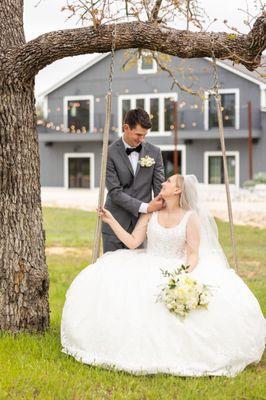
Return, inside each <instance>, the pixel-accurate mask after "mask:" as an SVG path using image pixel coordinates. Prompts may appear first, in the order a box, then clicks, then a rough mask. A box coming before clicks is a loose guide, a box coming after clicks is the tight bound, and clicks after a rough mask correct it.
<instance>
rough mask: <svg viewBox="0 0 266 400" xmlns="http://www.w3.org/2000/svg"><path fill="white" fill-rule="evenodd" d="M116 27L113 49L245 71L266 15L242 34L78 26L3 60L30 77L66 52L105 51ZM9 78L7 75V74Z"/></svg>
mask: <svg viewBox="0 0 266 400" xmlns="http://www.w3.org/2000/svg"><path fill="white" fill-rule="evenodd" d="M115 28H116V40H115V48H116V50H119V49H128V48H145V49H150V50H153V51H159V52H162V53H166V54H170V55H173V56H178V57H181V58H195V57H198V58H199V57H212V55H213V52H212V42H213V51H214V54H215V57H216V58H219V59H225V58H226V59H230V60H232V61H234V62H236V63H240V64H243V65H244V66H245V67H246V68H247V69H249V70H250V71H252V70H254V69H255V68H257V67H258V66H259V65H260V61H261V54H262V52H263V50H265V48H266V14H263V15H261V16H260V17H259V18H258V19H257V20H256V22H255V23H254V26H253V28H252V30H251V31H250V32H249V34H247V35H239V34H231V35H230V34H228V33H226V32H220V33H212V32H190V31H186V30H176V29H173V28H167V27H164V26H161V25H160V24H158V23H155V22H154V23H153V22H149V23H148V22H147V23H146V22H129V23H121V24H116V26H115V25H114V24H109V25H103V26H100V27H98V28H97V29H95V28H94V27H89V28H77V29H66V30H61V31H57V32H49V33H46V34H44V35H41V36H39V37H38V38H36V39H34V40H32V41H30V42H28V43H26V44H25V45H24V46H21V47H20V48H16V49H12V50H11V51H10V52H9V53H8V57H7V59H6V64H7V69H8V70H10V68H11V65H12V79H13V78H16V77H18V78H19V79H20V80H25V79H30V78H32V77H33V76H35V75H36V74H37V73H38V72H39V71H40V70H41V69H42V68H44V67H45V66H47V65H48V64H51V63H53V62H54V61H56V60H58V59H61V58H63V57H67V56H75V55H80V54H85V53H95V52H97V53H106V52H108V51H110V50H111V47H112V32H113V30H114V29H115ZM212 39H214V40H213V41H212ZM10 79H11V77H10Z"/></svg>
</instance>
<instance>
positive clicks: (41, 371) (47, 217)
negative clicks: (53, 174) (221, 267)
mask: <svg viewBox="0 0 266 400" xmlns="http://www.w3.org/2000/svg"><path fill="white" fill-rule="evenodd" d="M95 220H96V216H95V213H88V212H84V211H78V210H66V209H55V208H46V209H44V221H45V229H46V244H47V262H48V266H49V271H50V304H51V327H50V329H49V331H48V332H46V333H45V334H44V335H36V334H35V335H29V334H19V335H16V336H14V335H11V334H5V333H2V334H1V338H0V399H1V400H2V399H18V400H20V399H44V400H46V399H55V400H60V399H62V400H69V399H72V400H82V399H90V400H94V399H95V400H96V399H97V400H107V399H110V400H111V399H114V400H120V399H130V400H133V399H138V400H146V399H154V400H159V399H162V400H168V399H169V400H170V399H171V400H173V399H180V400H181V399H182V400H191V399H210V400H214V399H215V400H216V399H218V400H220V399H226V400H227V399H230V400H231V399H234V400H238V399H239V400H240V399H241V400H242V399H243V400H246V399H258V400H259V399H261V400H262V399H266V357H265V356H264V358H263V360H262V361H261V362H260V363H259V364H258V365H251V366H249V367H248V368H246V370H245V371H244V372H242V373H241V374H240V375H238V376H237V377H236V378H220V377H213V378H209V377H205V378H181V377H180V378H179V377H173V376H166V375H156V376H146V377H136V376H131V375H129V374H127V373H123V372H113V371H107V370H104V369H101V368H98V367H90V366H88V365H82V364H80V363H78V362H76V361H75V360H74V359H72V358H71V357H70V356H67V355H65V354H63V353H61V346H60V318H61V312H62V307H63V304H64V296H65V292H66V289H67V288H68V286H69V285H70V283H71V281H72V280H73V278H74V277H75V276H76V275H77V274H78V272H79V271H80V270H82V269H83V268H84V267H85V266H86V265H87V264H88V263H89V260H90V254H91V247H92V242H93V236H94V229H95ZM219 231H220V239H221V241H222V244H223V246H224V249H225V251H226V253H227V255H228V258H229V260H230V261H231V260H232V254H231V249H230V241H229V227H228V224H227V223H223V222H219ZM236 236H237V242H238V257H239V266H240V269H239V273H240V275H241V276H242V278H243V279H244V281H245V282H246V283H247V284H248V286H249V287H250V288H251V290H252V291H253V293H254V294H255V296H256V297H257V298H258V300H259V302H260V304H261V307H262V310H263V312H264V315H266V259H265V243H266V229H259V228H251V227H247V226H237V227H236Z"/></svg>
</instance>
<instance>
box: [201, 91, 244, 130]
mask: <svg viewBox="0 0 266 400" xmlns="http://www.w3.org/2000/svg"><path fill="white" fill-rule="evenodd" d="M210 94H213V91H206V92H205V100H204V130H205V131H208V130H209V129H210V128H209V95H210ZM219 94H234V95H235V127H232V129H234V128H235V129H239V121H240V115H239V113H240V106H239V104H240V91H239V89H238V88H235V89H219Z"/></svg>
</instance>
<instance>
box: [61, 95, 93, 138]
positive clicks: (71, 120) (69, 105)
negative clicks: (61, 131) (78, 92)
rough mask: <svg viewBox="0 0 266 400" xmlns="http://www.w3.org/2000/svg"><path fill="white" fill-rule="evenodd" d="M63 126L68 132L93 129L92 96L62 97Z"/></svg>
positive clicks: (90, 130) (85, 131)
mask: <svg viewBox="0 0 266 400" xmlns="http://www.w3.org/2000/svg"><path fill="white" fill-rule="evenodd" d="M64 126H65V130H67V131H68V132H70V133H88V132H92V131H93V96H69V97H65V98H64Z"/></svg>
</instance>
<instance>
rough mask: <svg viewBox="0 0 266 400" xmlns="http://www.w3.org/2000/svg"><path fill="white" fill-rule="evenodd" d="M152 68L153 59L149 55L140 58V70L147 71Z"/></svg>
mask: <svg viewBox="0 0 266 400" xmlns="http://www.w3.org/2000/svg"><path fill="white" fill-rule="evenodd" d="M152 68H153V58H152V56H151V55H148V54H147V55H142V56H141V69H145V70H149V69H152Z"/></svg>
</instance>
